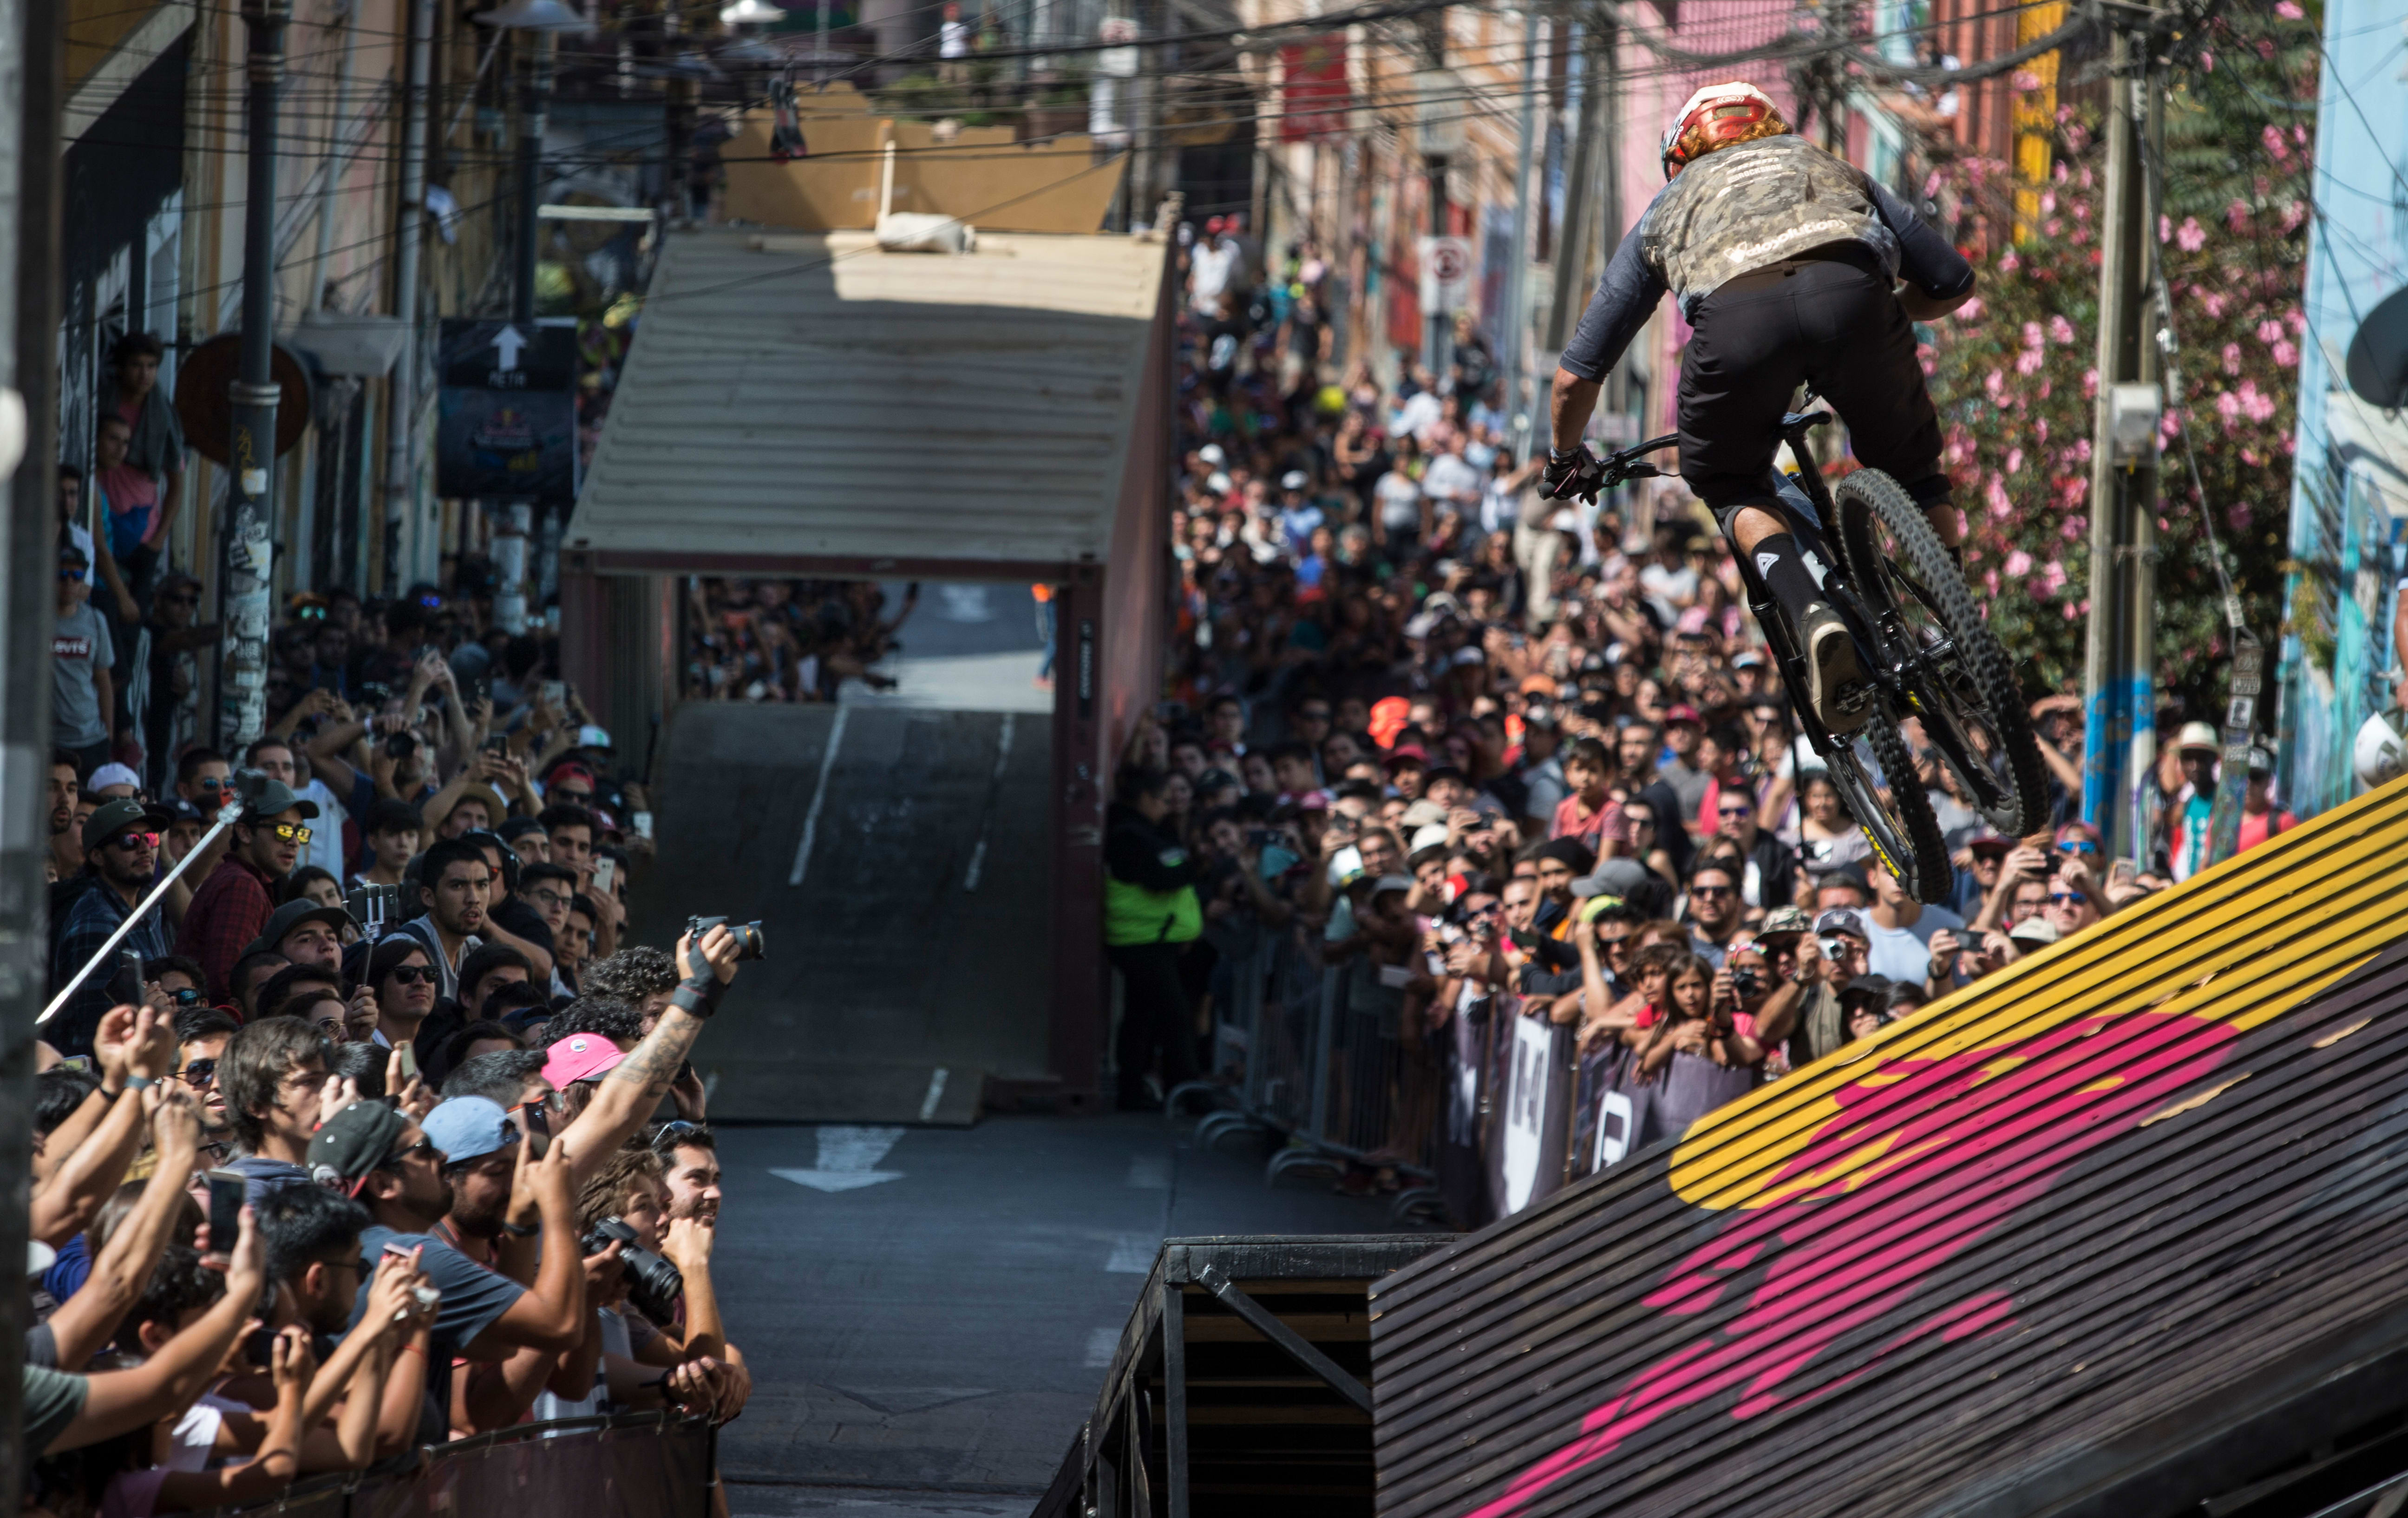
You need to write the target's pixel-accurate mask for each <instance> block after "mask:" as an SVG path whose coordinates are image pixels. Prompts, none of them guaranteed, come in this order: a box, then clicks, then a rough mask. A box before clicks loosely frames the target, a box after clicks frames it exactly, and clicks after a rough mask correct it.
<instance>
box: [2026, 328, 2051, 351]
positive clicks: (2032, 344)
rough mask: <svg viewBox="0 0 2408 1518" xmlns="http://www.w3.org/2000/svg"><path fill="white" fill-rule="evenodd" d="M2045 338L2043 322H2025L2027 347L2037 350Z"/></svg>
mask: <svg viewBox="0 0 2408 1518" xmlns="http://www.w3.org/2000/svg"><path fill="white" fill-rule="evenodd" d="M2045 340H2046V338H2045V337H2044V335H2043V334H2042V328H2041V324H2040V323H2039V322H2025V323H2024V346H2025V347H2026V348H2028V349H2033V350H2037V349H2038V348H2039V347H2040V345H2041V344H2042V342H2043V341H2045Z"/></svg>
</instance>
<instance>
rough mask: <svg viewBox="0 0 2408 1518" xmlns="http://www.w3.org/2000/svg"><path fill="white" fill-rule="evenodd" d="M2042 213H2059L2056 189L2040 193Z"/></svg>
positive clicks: (2062, 167) (2060, 163)
mask: <svg viewBox="0 0 2408 1518" xmlns="http://www.w3.org/2000/svg"><path fill="white" fill-rule="evenodd" d="M2266 130H2267V131H2268V132H2270V133H2271V132H2272V131H2273V130H2274V129H2273V128H2272V127H2271V126H2270V127H2268V128H2267V129H2266ZM2064 172H2065V164H2064V161H2063V160H2061V159H2060V160H2059V161H2058V162H2057V173H2058V174H2059V175H2060V176H2062V175H2063V174H2064ZM2040 213H2041V214H2042V216H2055V215H2056V214H2057V192H2056V191H2054V190H2043V191H2042V192H2041V193H2040Z"/></svg>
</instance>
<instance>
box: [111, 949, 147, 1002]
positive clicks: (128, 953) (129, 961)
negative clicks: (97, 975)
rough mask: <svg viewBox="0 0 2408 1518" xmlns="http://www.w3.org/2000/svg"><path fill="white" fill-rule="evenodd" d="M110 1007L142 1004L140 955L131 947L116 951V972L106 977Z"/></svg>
mask: <svg viewBox="0 0 2408 1518" xmlns="http://www.w3.org/2000/svg"><path fill="white" fill-rule="evenodd" d="M108 1004H109V1005H110V1006H111V1007H139V1006H141V1005H142V956H141V955H140V954H138V953H136V952H135V951H133V950H131V949H120V950H119V951H118V952H117V973H116V974H114V975H112V976H110V977H109V978H108Z"/></svg>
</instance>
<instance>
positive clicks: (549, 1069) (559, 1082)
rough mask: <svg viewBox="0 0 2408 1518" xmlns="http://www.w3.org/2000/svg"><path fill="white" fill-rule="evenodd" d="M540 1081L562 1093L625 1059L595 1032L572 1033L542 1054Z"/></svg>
mask: <svg viewBox="0 0 2408 1518" xmlns="http://www.w3.org/2000/svg"><path fill="white" fill-rule="evenodd" d="M544 1056H545V1057H544V1062H543V1078H544V1079H545V1080H547V1081H551V1082H552V1085H553V1086H554V1087H555V1088H556V1089H562V1090H565V1089H566V1088H567V1087H569V1086H571V1085H573V1084H575V1083H576V1082H578V1081H591V1080H593V1079H595V1077H596V1076H599V1075H603V1074H606V1073H608V1072H609V1070H610V1069H611V1068H612V1067H615V1066H616V1065H617V1064H618V1063H619V1062H620V1061H621V1060H623V1059H624V1058H626V1057H627V1056H626V1055H624V1054H622V1053H619V1046H618V1045H617V1044H614V1043H612V1042H611V1041H610V1040H609V1039H608V1038H604V1037H602V1035H600V1034H598V1033H572V1034H570V1035H569V1036H568V1037H567V1038H563V1039H561V1040H560V1041H559V1042H558V1043H556V1044H553V1045H552V1047H551V1048H549V1049H547V1050H545V1051H544Z"/></svg>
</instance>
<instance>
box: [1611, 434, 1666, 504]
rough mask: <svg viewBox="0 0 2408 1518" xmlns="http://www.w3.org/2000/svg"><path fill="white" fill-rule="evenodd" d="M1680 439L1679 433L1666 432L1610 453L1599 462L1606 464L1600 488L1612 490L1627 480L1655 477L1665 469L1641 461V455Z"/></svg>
mask: <svg viewBox="0 0 2408 1518" xmlns="http://www.w3.org/2000/svg"><path fill="white" fill-rule="evenodd" d="M1680 440H1681V435H1680V434H1679V433H1676V432H1674V433H1666V434H1665V435H1664V436H1663V437H1651V438H1649V439H1648V440H1647V441H1645V442H1643V443H1633V444H1631V445H1630V446H1629V447H1628V448H1626V449H1621V450H1619V451H1615V452H1612V453H1608V454H1607V455H1606V456H1605V457H1603V458H1601V459H1599V460H1598V463H1599V464H1601V465H1604V466H1605V478H1604V480H1602V481H1601V483H1600V487H1599V488H1601V489H1608V490H1610V489H1612V488H1613V487H1614V486H1615V485H1619V484H1621V483H1622V482H1623V481H1624V480H1653V479H1655V478H1656V476H1658V475H1660V474H1662V473H1663V472H1664V471H1663V470H1661V469H1659V468H1657V467H1656V465H1652V464H1642V463H1641V462H1639V455H1640V454H1641V453H1653V452H1655V451H1656V450H1657V449H1662V448H1670V447H1671V446H1672V445H1673V444H1675V443H1678V442H1679V441H1680Z"/></svg>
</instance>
